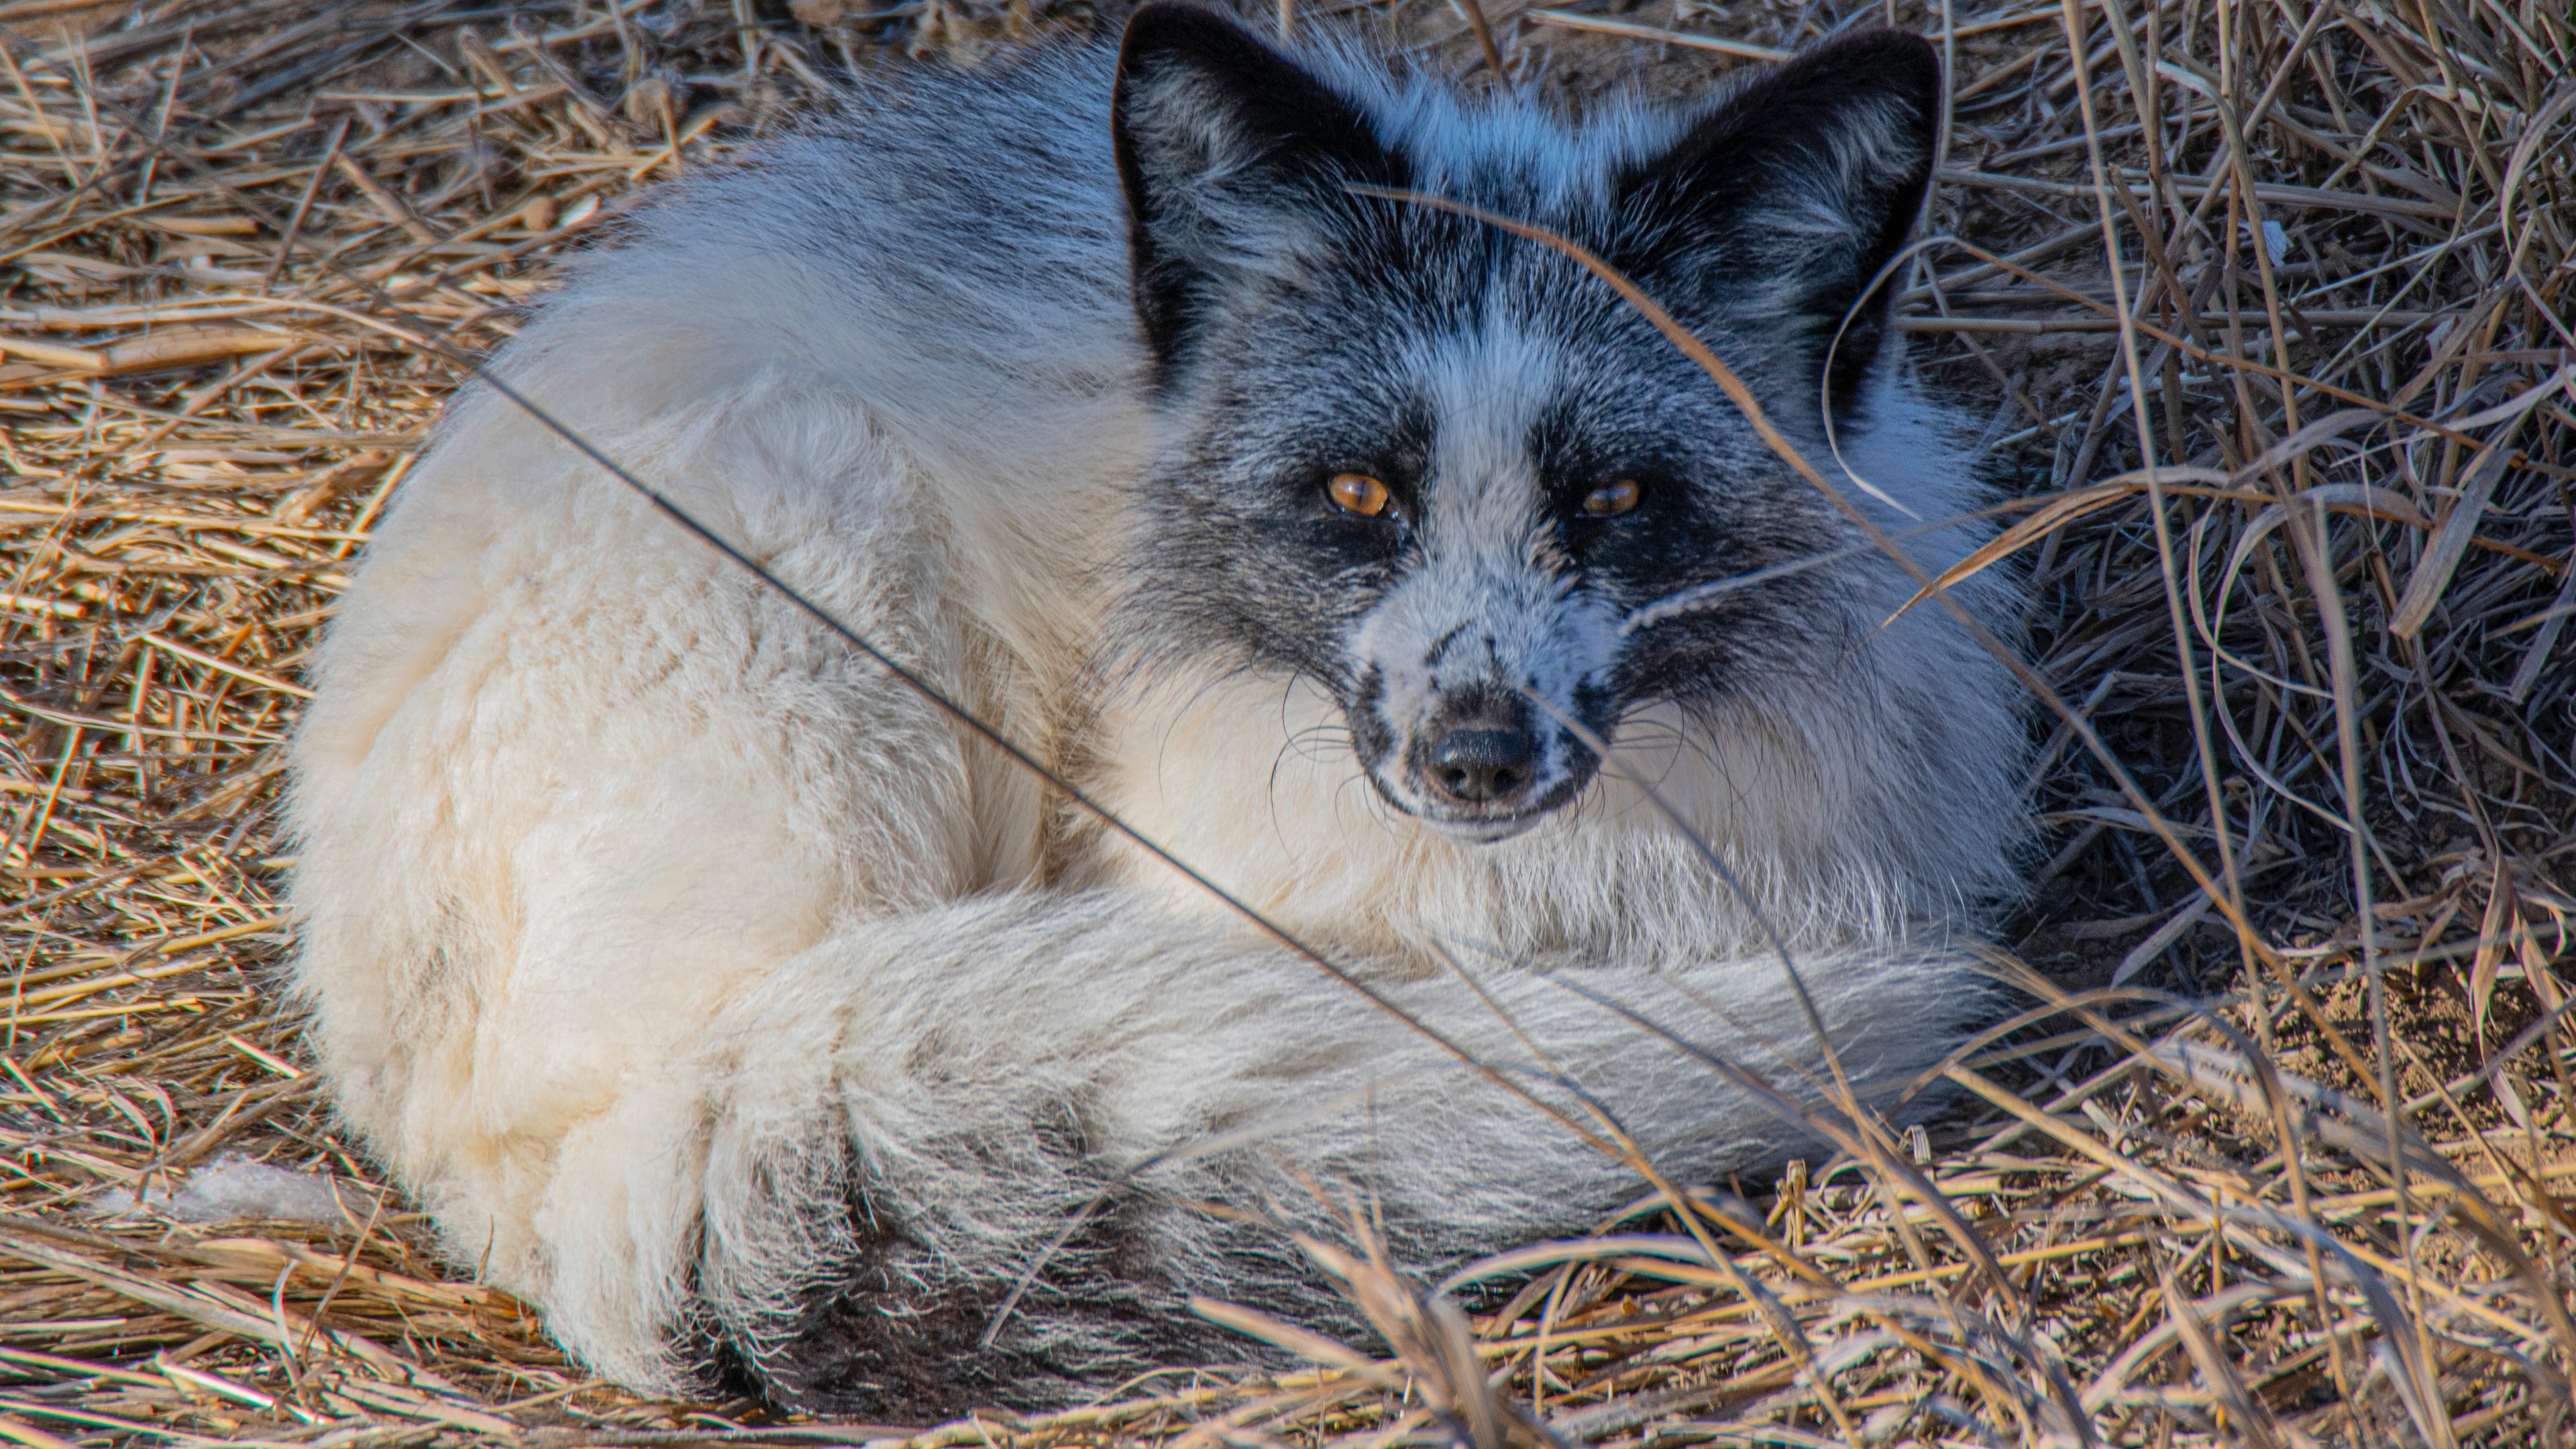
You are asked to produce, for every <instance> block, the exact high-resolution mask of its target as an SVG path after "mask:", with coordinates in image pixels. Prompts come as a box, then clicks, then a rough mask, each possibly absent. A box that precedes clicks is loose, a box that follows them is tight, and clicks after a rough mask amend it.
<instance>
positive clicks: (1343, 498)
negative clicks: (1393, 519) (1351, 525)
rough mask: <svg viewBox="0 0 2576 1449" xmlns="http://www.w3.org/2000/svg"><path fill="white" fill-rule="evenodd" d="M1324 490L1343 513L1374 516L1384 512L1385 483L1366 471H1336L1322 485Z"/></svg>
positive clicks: (1363, 516) (1385, 500)
mask: <svg viewBox="0 0 2576 1449" xmlns="http://www.w3.org/2000/svg"><path fill="white" fill-rule="evenodd" d="M1324 492H1325V493H1326V494H1327V495H1328V496H1330V497H1331V498H1332V500H1333V506H1334V507H1335V508H1338V509H1340V510H1342V511H1343V512H1344V513H1356V514H1358V515H1359V516H1360V517H1362V518H1375V517H1377V516H1378V515H1379V514H1382V513H1384V512H1386V505H1387V502H1388V498H1387V492H1386V485H1385V484H1383V483H1380V482H1379V481H1377V480H1376V479H1375V478H1372V477H1370V476H1369V475H1367V474H1366V473H1336V474H1334V475H1333V481H1332V482H1330V483H1327V484H1325V485H1324Z"/></svg>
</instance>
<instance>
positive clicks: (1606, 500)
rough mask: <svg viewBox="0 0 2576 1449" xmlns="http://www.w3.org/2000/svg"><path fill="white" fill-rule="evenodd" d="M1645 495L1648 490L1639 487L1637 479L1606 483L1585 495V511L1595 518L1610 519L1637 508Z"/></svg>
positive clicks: (1623, 479)
mask: <svg viewBox="0 0 2576 1449" xmlns="http://www.w3.org/2000/svg"><path fill="white" fill-rule="evenodd" d="M1645 494H1646V490H1645V489H1643V488H1641V487H1639V486H1638V485H1637V480H1636V479H1634V478H1622V479H1620V480H1619V481H1618V482H1616V483H1604V484H1602V485H1601V486H1600V487H1598V488H1595V489H1593V490H1592V491H1591V492H1589V493H1586V494H1584V495H1583V511H1584V512H1585V513H1586V514H1588V515H1590V516H1591V517H1594V518H1608V517H1611V516H1612V515H1614V514H1620V513H1625V512H1627V511H1628V510H1629V509H1631V508H1634V507H1636V506H1637V500H1639V499H1640V498H1643V497H1644V496H1645Z"/></svg>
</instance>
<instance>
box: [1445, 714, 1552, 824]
mask: <svg viewBox="0 0 2576 1449" xmlns="http://www.w3.org/2000/svg"><path fill="white" fill-rule="evenodd" d="M1537 753H1538V742H1537V741H1535V740H1533V739H1531V738H1530V735H1529V731H1527V730H1522V729H1499V730H1498V729H1485V728H1478V727H1469V728H1465V729H1454V730H1451V731H1449V732H1448V733H1447V734H1444V735H1442V736H1441V737H1440V738H1439V740H1438V741H1437V742H1436V743H1434V744H1433V745H1432V747H1431V757H1430V765H1431V770H1430V774H1431V784H1432V787H1433V788H1434V789H1437V790H1438V791H1439V792H1440V793H1441V794H1443V795H1446V796H1448V797H1449V798H1450V799H1452V800H1455V801H1457V802H1458V803H1460V804H1462V805H1490V804H1492V803H1493V802H1494V801H1497V800H1503V799H1508V798H1510V797H1511V796H1513V795H1516V794H1518V793H1520V790H1521V787H1522V786H1524V785H1527V784H1528V783H1529V781H1530V757H1531V756H1533V755H1535V754H1537Z"/></svg>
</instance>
